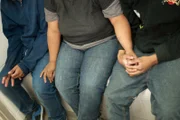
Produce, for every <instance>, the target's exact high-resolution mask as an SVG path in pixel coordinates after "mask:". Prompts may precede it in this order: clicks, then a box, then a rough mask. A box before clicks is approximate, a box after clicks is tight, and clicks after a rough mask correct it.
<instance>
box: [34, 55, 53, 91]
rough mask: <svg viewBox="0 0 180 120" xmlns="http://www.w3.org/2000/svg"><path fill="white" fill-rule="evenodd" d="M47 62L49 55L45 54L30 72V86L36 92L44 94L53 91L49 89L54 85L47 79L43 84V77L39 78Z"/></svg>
mask: <svg viewBox="0 0 180 120" xmlns="http://www.w3.org/2000/svg"><path fill="white" fill-rule="evenodd" d="M48 62H49V53H46V54H45V55H44V56H43V58H41V59H40V60H39V61H38V63H37V64H36V66H35V68H34V70H33V71H32V78H33V81H32V84H33V88H34V90H35V91H36V92H45V91H49V92H50V91H51V90H54V89H51V88H53V87H54V83H52V84H51V83H50V82H49V80H48V79H47V83H44V80H43V77H42V78H41V77H40V74H41V72H42V71H43V69H44V68H45V67H46V65H47V64H48Z"/></svg>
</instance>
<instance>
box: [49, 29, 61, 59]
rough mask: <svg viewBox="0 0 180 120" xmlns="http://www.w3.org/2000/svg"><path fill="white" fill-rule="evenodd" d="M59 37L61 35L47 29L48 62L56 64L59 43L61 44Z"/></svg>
mask: <svg viewBox="0 0 180 120" xmlns="http://www.w3.org/2000/svg"><path fill="white" fill-rule="evenodd" d="M60 36H61V35H60V32H59V31H53V30H50V29H48V48H49V55H50V58H49V62H56V60H57V56H58V52H59V47H60V42H61V37H60Z"/></svg>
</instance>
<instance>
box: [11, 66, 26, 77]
mask: <svg viewBox="0 0 180 120" xmlns="http://www.w3.org/2000/svg"><path fill="white" fill-rule="evenodd" d="M8 75H10V77H11V79H16V78H19V79H20V80H22V77H24V73H23V71H22V70H21V68H20V67H19V66H18V65H16V66H15V67H14V68H13V69H12V70H11V71H9V72H8Z"/></svg>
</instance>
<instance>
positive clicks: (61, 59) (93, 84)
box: [56, 38, 118, 120]
mask: <svg viewBox="0 0 180 120" xmlns="http://www.w3.org/2000/svg"><path fill="white" fill-rule="evenodd" d="M117 52H118V42H117V40H116V38H113V39H112V40H109V41H107V42H105V43H103V44H100V45H97V46H95V47H92V48H89V49H87V50H84V51H82V50H77V49H73V48H71V47H70V46H69V45H67V44H66V43H64V42H63V43H62V44H61V47H60V52H59V56H58V61H57V68H56V87H57V89H58V90H59V92H60V94H61V95H62V97H63V98H64V99H65V101H66V102H67V103H68V104H69V105H70V106H71V107H72V109H73V110H74V112H75V113H76V114H77V116H78V120H97V118H98V117H99V116H100V112H99V110H100V105H101V101H102V95H103V93H104V90H105V87H106V83H107V80H108V78H109V76H110V74H111V72H112V68H113V65H114V63H115V61H116V55H117Z"/></svg>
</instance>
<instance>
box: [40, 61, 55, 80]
mask: <svg viewBox="0 0 180 120" xmlns="http://www.w3.org/2000/svg"><path fill="white" fill-rule="evenodd" d="M55 69H56V62H49V63H48V64H47V66H46V67H45V68H44V70H43V71H42V72H41V75H40V77H43V78H44V83H46V82H47V79H46V78H48V79H49V81H50V83H52V82H53V80H54V77H55Z"/></svg>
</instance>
